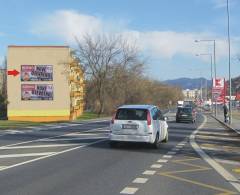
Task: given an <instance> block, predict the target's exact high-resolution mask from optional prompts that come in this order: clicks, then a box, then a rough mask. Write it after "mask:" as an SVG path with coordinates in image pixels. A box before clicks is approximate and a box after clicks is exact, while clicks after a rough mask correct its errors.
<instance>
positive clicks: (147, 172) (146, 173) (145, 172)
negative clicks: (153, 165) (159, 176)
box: [143, 170, 156, 175]
mask: <svg viewBox="0 0 240 195" xmlns="http://www.w3.org/2000/svg"><path fill="white" fill-rule="evenodd" d="M155 173H156V171H153V170H146V171H144V172H143V175H154V174H155Z"/></svg>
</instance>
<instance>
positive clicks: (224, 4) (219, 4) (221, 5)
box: [212, 0, 238, 8]
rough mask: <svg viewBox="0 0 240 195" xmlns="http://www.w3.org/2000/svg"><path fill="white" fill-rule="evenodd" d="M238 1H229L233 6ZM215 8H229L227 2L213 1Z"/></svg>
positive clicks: (224, 0)
mask: <svg viewBox="0 0 240 195" xmlns="http://www.w3.org/2000/svg"><path fill="white" fill-rule="evenodd" d="M237 1H238V0H229V5H230V6H233V5H235V4H236V3H237ZM212 2H213V4H214V8H225V7H227V0H212Z"/></svg>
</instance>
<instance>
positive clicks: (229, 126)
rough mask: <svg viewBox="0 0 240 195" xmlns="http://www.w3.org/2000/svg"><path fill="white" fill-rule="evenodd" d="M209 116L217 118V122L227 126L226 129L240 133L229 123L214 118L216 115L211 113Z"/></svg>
mask: <svg viewBox="0 0 240 195" xmlns="http://www.w3.org/2000/svg"><path fill="white" fill-rule="evenodd" d="M211 117H213V118H214V119H215V120H217V121H218V122H219V123H221V124H222V125H223V126H225V127H227V128H228V129H230V130H232V131H235V132H236V133H237V134H238V135H240V132H239V131H238V130H237V129H235V128H233V127H231V125H229V124H227V123H224V122H223V121H221V120H220V119H218V118H216V117H215V116H213V115H211Z"/></svg>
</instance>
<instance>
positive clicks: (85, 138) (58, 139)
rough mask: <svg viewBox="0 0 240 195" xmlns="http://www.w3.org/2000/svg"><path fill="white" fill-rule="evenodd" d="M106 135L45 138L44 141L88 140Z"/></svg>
mask: <svg viewBox="0 0 240 195" xmlns="http://www.w3.org/2000/svg"><path fill="white" fill-rule="evenodd" d="M106 138H108V137H107V136H105V137H74V138H57V139H43V140H41V141H42V142H56V141H74V140H87V139H106Z"/></svg>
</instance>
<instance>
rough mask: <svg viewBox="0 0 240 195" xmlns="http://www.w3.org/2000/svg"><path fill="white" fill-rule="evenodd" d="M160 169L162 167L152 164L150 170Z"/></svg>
mask: <svg viewBox="0 0 240 195" xmlns="http://www.w3.org/2000/svg"><path fill="white" fill-rule="evenodd" d="M161 167H162V165H161V164H153V165H152V166H151V168H153V169H160V168H161Z"/></svg>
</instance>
